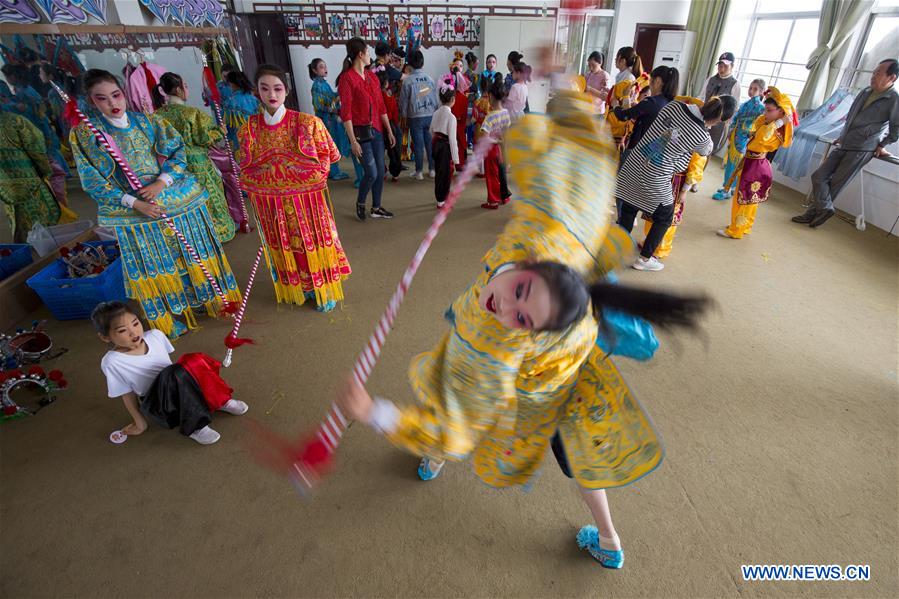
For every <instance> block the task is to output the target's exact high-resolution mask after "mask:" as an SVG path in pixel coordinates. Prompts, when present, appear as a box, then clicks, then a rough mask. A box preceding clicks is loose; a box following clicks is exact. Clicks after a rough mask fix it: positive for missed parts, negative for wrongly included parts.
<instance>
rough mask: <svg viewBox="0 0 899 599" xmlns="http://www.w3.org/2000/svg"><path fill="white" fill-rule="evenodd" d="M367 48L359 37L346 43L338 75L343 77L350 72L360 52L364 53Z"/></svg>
mask: <svg viewBox="0 0 899 599" xmlns="http://www.w3.org/2000/svg"><path fill="white" fill-rule="evenodd" d="M367 48H368V46H367V45H366V43H365V40H363V39H362V38H361V37H352V38H350V39H349V40H347V43H346V58H344V59H343V68H342V69H341V71H340V74H341V75H343V74H344V73H346V72H347V71H349V70H350V68H352V66H353V62H355V60H356V57H357V56H359V53H360V52H365V51H366V50H367Z"/></svg>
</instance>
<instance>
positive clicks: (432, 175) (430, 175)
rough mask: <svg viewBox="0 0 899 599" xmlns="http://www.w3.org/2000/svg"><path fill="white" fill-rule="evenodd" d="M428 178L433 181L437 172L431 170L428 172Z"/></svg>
mask: <svg viewBox="0 0 899 599" xmlns="http://www.w3.org/2000/svg"><path fill="white" fill-rule="evenodd" d="M428 176H429V177H430V178H432V179H433V178H434V177H436V176H437V171H435V170H433V169H432V170H430V171H428Z"/></svg>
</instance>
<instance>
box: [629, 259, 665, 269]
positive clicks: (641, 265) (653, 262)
mask: <svg viewBox="0 0 899 599" xmlns="http://www.w3.org/2000/svg"><path fill="white" fill-rule="evenodd" d="M632 266H633V268H634V269H635V270H648V271H652V272H655V271H657V270H662V269H663V268H665V265H664V264H662V263H661V262H660V261H659V259H658V258H656V257H655V256H652V257H651V258H649V259H647V258H644V257H643V256H640V257H639V258H637V259H636V260H634V264H633V265H632Z"/></svg>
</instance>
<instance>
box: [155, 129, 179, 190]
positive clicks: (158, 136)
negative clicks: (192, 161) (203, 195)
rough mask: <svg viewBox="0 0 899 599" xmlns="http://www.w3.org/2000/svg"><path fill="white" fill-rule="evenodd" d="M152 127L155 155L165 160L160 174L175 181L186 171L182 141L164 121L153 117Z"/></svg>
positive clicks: (176, 132) (175, 131)
mask: <svg viewBox="0 0 899 599" xmlns="http://www.w3.org/2000/svg"><path fill="white" fill-rule="evenodd" d="M152 125H153V135H154V137H155V139H154V140H153V141H154V145H155V148H156V153H157V154H158V155H159V156H163V157H164V158H165V162H163V163H162V166H161V169H162V172H163V173H165V174H167V175H169V176H170V177H172V179H174V180H175V181H177V180H178V179H180V178H181V177H183V176H184V173H185V172H186V171H187V151H186V150H185V148H184V139H183V138H182V137H181V135H180V134H179V133H178V131H177V130H175V128H174V127H172V125H171V124H169V122H168V121H166V120H165V119H161V118H156V117H153V118H152Z"/></svg>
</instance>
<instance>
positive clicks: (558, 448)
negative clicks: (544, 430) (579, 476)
mask: <svg viewBox="0 0 899 599" xmlns="http://www.w3.org/2000/svg"><path fill="white" fill-rule="evenodd" d="M549 446H550V447H551V448H552V450H553V455H554V456H555V458H556V463H557V464H559V468H561V469H562V474H564V475H565V476H567V477H568V478H574V476H573V475H572V474H571V465H570V464H569V463H568V457H567V456H566V455H565V446H564V445H562V437H561V436H559V431H556V434H555V435H553V438H552V440H551V441H550V442H549Z"/></svg>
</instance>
